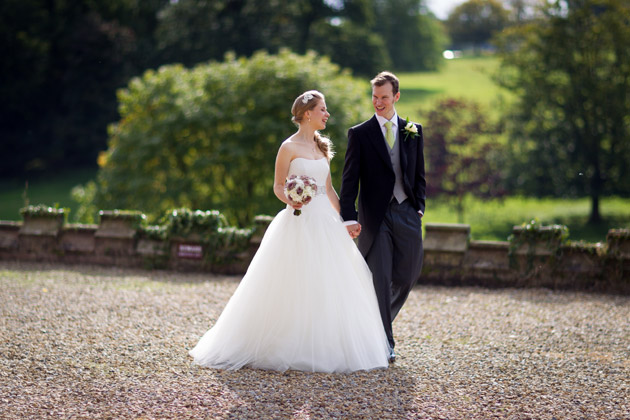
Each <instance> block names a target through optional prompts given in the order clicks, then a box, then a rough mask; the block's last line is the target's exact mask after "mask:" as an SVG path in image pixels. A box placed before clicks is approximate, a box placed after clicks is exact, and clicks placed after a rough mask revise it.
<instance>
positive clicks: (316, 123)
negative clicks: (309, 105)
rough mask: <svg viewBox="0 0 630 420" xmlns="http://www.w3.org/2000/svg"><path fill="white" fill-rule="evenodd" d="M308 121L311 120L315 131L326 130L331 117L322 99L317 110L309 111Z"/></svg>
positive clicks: (316, 107) (318, 102) (316, 106)
mask: <svg viewBox="0 0 630 420" xmlns="http://www.w3.org/2000/svg"><path fill="white" fill-rule="evenodd" d="M306 117H307V121H308V119H309V118H310V120H311V121H310V123H309V124H311V125H312V126H313V128H314V129H315V130H323V129H325V128H326V122H327V121H328V118H329V117H330V114H329V113H328V109H327V108H326V101H324V100H323V99H320V100H318V101H317V105H315V108H313V109H311V110H310V111H307V115H306Z"/></svg>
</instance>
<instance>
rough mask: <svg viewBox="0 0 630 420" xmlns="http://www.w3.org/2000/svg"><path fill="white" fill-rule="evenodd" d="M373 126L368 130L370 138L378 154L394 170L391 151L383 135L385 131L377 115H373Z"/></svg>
mask: <svg viewBox="0 0 630 420" xmlns="http://www.w3.org/2000/svg"><path fill="white" fill-rule="evenodd" d="M370 124H371V127H370V129H369V130H368V132H369V133H370V140H371V141H372V143H373V144H374V147H375V148H376V151H377V153H378V155H379V156H380V157H381V159H383V162H384V163H385V165H387V167H388V168H390V169H391V170H392V171H393V170H394V167H393V166H392V160H391V159H390V157H389V151H388V150H387V146H386V145H385V138H384V137H383V131H382V130H381V126H380V125H379V123H378V120H377V119H376V115H374V116H373V117H372V119H371V120H370Z"/></svg>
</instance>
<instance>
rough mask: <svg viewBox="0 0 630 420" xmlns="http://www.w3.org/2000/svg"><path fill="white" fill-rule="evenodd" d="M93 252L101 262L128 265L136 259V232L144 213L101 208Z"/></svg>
mask: <svg viewBox="0 0 630 420" xmlns="http://www.w3.org/2000/svg"><path fill="white" fill-rule="evenodd" d="M99 216H100V223H99V226H98V229H97V231H96V233H95V234H94V253H95V254H96V256H97V258H98V259H99V262H101V263H107V262H111V263H120V264H122V265H129V264H133V263H134V262H136V261H135V260H136V259H138V256H137V254H136V233H137V231H138V227H139V225H140V223H141V222H142V220H144V219H145V215H144V214H142V213H141V212H138V211H120V210H101V211H100V212H99Z"/></svg>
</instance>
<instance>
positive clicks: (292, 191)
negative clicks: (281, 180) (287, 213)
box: [284, 175, 317, 216]
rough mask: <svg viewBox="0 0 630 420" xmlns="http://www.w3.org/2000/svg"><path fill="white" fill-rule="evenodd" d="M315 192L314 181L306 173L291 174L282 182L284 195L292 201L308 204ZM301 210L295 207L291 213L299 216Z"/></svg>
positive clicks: (315, 185)
mask: <svg viewBox="0 0 630 420" xmlns="http://www.w3.org/2000/svg"><path fill="white" fill-rule="evenodd" d="M315 194H317V184H316V181H315V180H314V179H313V178H311V177H310V176H306V175H291V176H290V177H289V178H287V181H286V182H285V184H284V195H285V196H286V197H287V198H288V199H289V200H291V201H292V202H294V203H297V204H308V203H310V202H311V200H312V199H313V197H314V196H315ZM301 213H302V210H300V209H295V210H293V214H294V215H296V216H299V215H300V214H301Z"/></svg>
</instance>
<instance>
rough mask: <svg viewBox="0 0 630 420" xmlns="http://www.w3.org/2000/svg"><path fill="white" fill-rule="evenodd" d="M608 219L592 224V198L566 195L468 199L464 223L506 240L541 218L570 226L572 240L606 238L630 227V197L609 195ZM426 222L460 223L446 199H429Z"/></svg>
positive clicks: (482, 235)
mask: <svg viewBox="0 0 630 420" xmlns="http://www.w3.org/2000/svg"><path fill="white" fill-rule="evenodd" d="M600 211H601V213H602V215H603V217H604V219H605V220H604V222H603V223H601V224H599V225H595V226H593V225H588V224H587V223H586V222H587V220H588V215H589V212H590V201H589V200H588V199H586V198H584V199H562V198H545V199H536V198H523V197H508V198H505V199H503V200H498V199H496V200H478V199H470V198H469V199H468V200H467V204H466V212H465V214H464V223H466V224H469V225H470V229H471V236H472V239H486V240H500V241H504V240H506V239H507V237H508V236H509V235H510V233H512V227H513V226H514V225H520V224H522V223H523V222H528V221H530V220H532V219H534V218H537V219H538V220H539V221H540V222H542V223H543V224H545V225H549V224H556V223H557V224H563V225H566V226H568V227H569V239H570V240H574V241H577V240H584V241H588V242H603V241H605V239H606V233H607V232H608V230H609V229H612V228H630V199H623V198H616V197H609V198H604V199H602V201H601V207H600ZM424 222H425V223H457V222H458V220H457V215H456V213H455V212H454V211H453V210H452V209H451V208H450V207H449V206H448V205H446V204H445V203H443V202H440V201H437V200H431V199H428V200H427V209H426V214H425V217H424Z"/></svg>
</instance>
